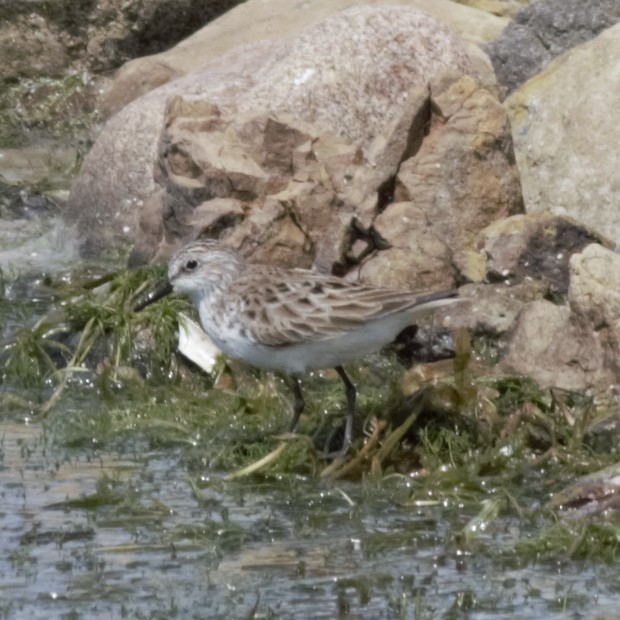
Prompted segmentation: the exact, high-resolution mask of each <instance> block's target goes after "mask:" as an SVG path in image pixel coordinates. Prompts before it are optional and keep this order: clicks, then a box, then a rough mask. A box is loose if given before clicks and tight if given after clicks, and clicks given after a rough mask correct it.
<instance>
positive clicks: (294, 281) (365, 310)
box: [143, 240, 458, 453]
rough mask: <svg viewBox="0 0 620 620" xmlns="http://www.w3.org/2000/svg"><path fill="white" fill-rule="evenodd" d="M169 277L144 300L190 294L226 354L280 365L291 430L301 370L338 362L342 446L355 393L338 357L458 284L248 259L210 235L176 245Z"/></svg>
mask: <svg viewBox="0 0 620 620" xmlns="http://www.w3.org/2000/svg"><path fill="white" fill-rule="evenodd" d="M168 280H169V283H168V285H167V286H166V287H164V288H162V289H161V291H160V292H159V293H157V294H155V295H153V296H152V297H151V298H150V299H149V300H148V302H147V303H152V302H153V301H156V300H157V299H159V298H160V297H162V296H163V295H165V294H167V293H169V292H171V291H172V290H174V291H176V292H179V293H187V294H189V295H190V296H191V298H192V300H193V303H194V305H195V307H196V308H197V310H198V313H199V315H200V322H201V324H202V327H203V329H204V330H205V332H206V333H207V335H208V336H209V337H210V338H211V339H212V340H213V342H214V343H215V344H216V345H217V347H218V348H219V349H220V350H221V351H222V352H223V353H225V354H226V355H227V356H229V357H231V358H234V359H238V360H242V361H244V362H247V363H248V364H251V365H252V366H256V367H258V368H261V369H265V370H274V371H279V372H281V373H282V374H283V375H284V376H285V378H286V379H287V382H288V383H289V385H290V386H291V388H292V390H293V393H294V396H295V405H294V415H293V419H292V421H291V425H290V431H294V429H295V427H296V425H297V422H298V420H299V416H300V415H301V413H302V411H303V409H304V398H303V394H302V390H301V385H300V381H299V375H300V374H302V373H304V372H306V371H309V370H318V369H322V368H335V369H336V371H337V372H338V374H339V375H340V377H341V379H342V381H343V383H344V386H345V392H346V398H347V417H346V425H345V433H344V441H343V445H342V448H341V450H340V451H339V452H340V453H344V452H346V450H347V449H348V447H349V446H350V444H351V440H352V432H353V416H354V413H355V397H356V390H355V386H354V385H353V383H352V382H351V380H350V379H349V377H348V376H347V374H346V372H345V371H344V368H343V364H345V363H347V362H350V361H353V360H356V359H360V358H362V357H364V356H366V355H368V354H370V353H372V352H374V351H377V350H378V349H381V348H382V347H384V346H385V345H387V344H389V343H391V342H392V341H393V340H394V338H395V337H396V336H397V334H398V333H399V332H401V331H402V330H403V329H404V328H405V327H407V326H408V325H411V324H412V323H413V322H414V321H415V319H416V318H418V317H419V316H420V315H423V314H426V313H428V312H429V311H432V310H434V309H436V308H439V307H441V306H444V305H446V304H451V303H454V302H455V301H458V299H455V298H456V295H457V292H456V291H455V290H444V291H438V292H432V293H422V294H418V293H412V292H409V291H398V290H392V289H385V288H377V287H373V286H368V285H365V284H360V283H356V282H348V281H346V280H342V279H340V278H337V277H335V276H331V275H325V274H320V273H315V272H312V271H308V270H304V269H282V268H279V267H272V266H268V265H263V264H252V263H250V262H248V261H246V260H245V259H244V258H242V256H241V255H240V254H239V253H238V252H237V251H235V250H233V249H232V248H229V247H227V246H225V245H223V244H222V243H220V242H218V241H213V240H200V241H194V242H192V243H189V244H188V245H186V246H184V247H183V248H181V249H180V250H179V251H178V252H176V254H175V255H174V256H173V257H172V259H171V261H170V264H169V267H168ZM143 305H145V304H143Z"/></svg>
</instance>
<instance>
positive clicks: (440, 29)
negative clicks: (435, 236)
mask: <svg viewBox="0 0 620 620" xmlns="http://www.w3.org/2000/svg"><path fill="white" fill-rule="evenodd" d="M334 45H337V46H338V49H339V53H338V55H335V56H334V55H332V54H333V49H332V48H333V46H334ZM321 50H324V51H323V52H321ZM351 68H354V69H355V70H354V71H352V70H351ZM446 68H453V69H457V70H460V71H468V70H472V69H471V65H470V63H469V60H468V57H467V55H466V54H465V52H464V50H463V48H462V46H461V45H460V43H459V42H458V40H457V39H456V38H455V36H454V35H453V34H452V33H451V32H450V31H449V30H448V29H447V28H446V27H445V26H443V25H442V24H441V23H439V22H437V21H436V20H433V19H432V18H430V17H428V16H426V15H423V14H421V13H419V12H417V11H415V10H412V9H409V8H405V7H402V6H391V7H387V6H386V7H359V8H355V9H350V10H349V11H345V12H343V13H340V14H336V15H333V16H331V17H330V18H328V19H326V20H324V21H323V22H320V23H318V24H315V25H313V26H311V27H309V28H308V29H307V30H306V31H304V33H302V34H300V35H299V36H298V37H297V38H296V39H294V40H292V41H290V42H284V43H278V42H273V41H267V42H261V43H257V44H254V45H252V46H250V47H247V46H246V47H242V48H235V49H233V50H231V51H230V52H228V53H227V54H226V55H225V56H224V57H220V58H219V59H218V60H216V61H215V62H214V63H212V64H211V65H210V66H209V67H208V68H207V69H205V70H203V71H202V72H199V73H194V74H191V75H189V76H186V77H184V78H181V79H179V80H176V81H175V82H172V83H170V84H165V85H164V86H162V87H160V88H158V89H156V90H155V91H153V92H151V93H149V94H148V95H145V96H144V97H142V98H140V99H138V100H136V101H134V102H133V103H132V104H130V105H129V106H127V107H126V108H124V109H123V110H122V111H121V112H120V113H119V114H117V115H116V116H115V117H114V118H113V119H111V121H110V122H109V123H108V125H107V127H106V129H105V130H104V131H103V132H102V134H101V135H100V137H99V139H98V140H97V142H96V143H95V145H94V146H93V148H92V149H91V151H90V152H89V154H88V156H87V158H86V159H85V162H84V164H83V166H82V170H81V171H80V174H79V176H78V178H77V179H76V181H75V184H74V186H73V188H72V192H71V197H70V200H69V204H68V209H67V220H68V221H69V222H72V223H75V224H77V227H78V230H79V234H80V237H81V238H83V239H84V250H85V253H87V254H88V253H91V254H92V253H96V252H99V251H101V250H102V249H104V248H106V247H107V246H109V245H115V244H118V243H119V242H122V241H123V240H125V241H128V242H131V241H132V240H133V238H134V236H135V232H136V230H137V228H138V221H139V216H140V211H141V210H142V206H143V204H144V202H145V201H146V200H147V199H149V198H150V197H151V196H152V195H153V193H154V192H155V190H156V187H155V184H154V181H153V174H152V170H153V166H154V164H155V160H156V153H157V141H158V137H159V132H160V130H161V122H162V119H163V109H164V106H165V102H166V100H167V99H168V98H169V97H170V96H171V95H173V94H177V93H183V94H184V95H187V94H191V95H200V96H202V97H206V98H207V99H208V100H209V101H210V102H212V103H213V104H215V105H217V106H220V107H221V108H223V109H226V110H231V111H232V110H235V109H238V110H242V111H245V112H249V111H255V112H261V113H264V112H269V111H285V112H287V111H290V112H293V113H294V114H296V115H297V116H298V117H299V118H300V119H301V120H304V121H307V122H311V123H313V124H314V125H315V127H316V129H317V130H318V131H320V132H324V131H328V132H332V133H337V134H339V135H340V136H341V137H342V138H343V139H345V140H348V141H349V143H351V144H357V145H358V146H361V147H370V143H371V141H374V140H375V139H378V138H377V136H378V135H380V134H381V133H382V132H384V131H387V132H388V133H389V131H390V127H391V126H392V125H394V123H398V122H399V118H400V115H401V113H402V110H403V106H405V105H406V104H407V101H408V99H407V98H408V93H409V91H410V89H411V88H412V87H413V86H415V85H419V86H421V87H424V86H425V85H426V83H427V81H428V80H430V79H431V78H432V77H433V76H434V75H435V74H436V73H437V72H438V71H441V70H444V69H446ZM304 102H305V103H304ZM383 139H385V137H384V138H383Z"/></svg>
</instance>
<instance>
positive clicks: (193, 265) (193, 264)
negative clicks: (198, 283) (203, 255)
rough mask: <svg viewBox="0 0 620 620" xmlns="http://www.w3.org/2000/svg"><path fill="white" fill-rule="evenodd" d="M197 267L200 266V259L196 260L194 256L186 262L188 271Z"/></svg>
mask: <svg viewBox="0 0 620 620" xmlns="http://www.w3.org/2000/svg"><path fill="white" fill-rule="evenodd" d="M196 267H198V261H197V260H194V259H193V258H191V259H190V260H188V261H187V262H186V263H185V269H186V270H187V271H193V270H194V269H196Z"/></svg>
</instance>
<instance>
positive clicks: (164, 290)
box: [133, 280, 172, 312]
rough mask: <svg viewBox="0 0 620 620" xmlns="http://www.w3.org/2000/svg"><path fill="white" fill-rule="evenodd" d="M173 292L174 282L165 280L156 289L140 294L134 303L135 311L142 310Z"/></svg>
mask: <svg viewBox="0 0 620 620" xmlns="http://www.w3.org/2000/svg"><path fill="white" fill-rule="evenodd" d="M170 293H172V284H170V282H168V280H163V281H162V282H160V283H159V284H158V285H157V286H156V287H155V288H154V289H152V290H150V291H148V292H147V293H144V295H140V296H139V297H138V299H137V300H136V301H135V303H134V305H133V310H134V312H140V310H143V309H144V308H146V307H147V306H150V305H151V304H152V303H155V302H156V301H157V300H158V299H161V298H162V297H165V296H166V295H170Z"/></svg>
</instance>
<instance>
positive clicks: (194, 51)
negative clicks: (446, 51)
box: [99, 0, 508, 117]
mask: <svg viewBox="0 0 620 620" xmlns="http://www.w3.org/2000/svg"><path fill="white" fill-rule="evenodd" d="M359 4H360V2H359V0H313V2H311V3H309V2H305V3H300V2H298V0H270V1H269V2H265V1H264V0H248V1H247V2H242V3H241V4H239V6H237V7H235V8H234V9H233V10H231V11H228V13H226V14H225V15H223V16H222V17H220V18H219V19H217V20H215V21H214V22H212V23H210V24H209V25H208V26H206V27H205V28H202V29H201V30H199V31H197V32H196V33H194V34H193V35H192V36H191V37H188V38H187V39H186V40H184V41H182V42H181V43H179V44H178V45H176V46H175V47H173V48H171V49H170V50H167V51H165V52H161V53H159V54H155V55H153V56H148V57H144V58H137V59H135V60H132V61H130V62H128V63H127V64H126V65H125V66H123V67H122V69H121V70H120V71H119V73H118V75H117V76H116V77H115V78H114V79H113V80H112V82H111V84H110V85H109V86H108V87H107V89H106V90H105V92H104V93H103V95H102V97H101V98H100V105H99V107H100V109H101V110H102V112H103V113H104V114H105V116H106V117H108V116H110V115H112V114H113V113H115V112H118V111H119V110H120V109H121V108H122V107H124V106H125V105H127V104H128V103H130V102H131V101H132V100H133V99H135V98H136V97H138V96H139V95H143V94H145V93H147V92H149V91H150V90H151V89H152V88H153V87H154V86H153V85H156V84H161V83H163V82H162V81H161V80H162V79H164V77H165V76H166V75H167V76H168V79H172V77H179V76H183V75H186V74H188V73H193V72H196V71H200V70H202V69H204V68H205V67H206V65H208V64H209V63H211V62H212V61H214V60H215V59H217V58H218V57H220V56H223V55H224V54H226V53H227V52H229V51H230V50H231V49H232V48H234V47H238V46H249V48H250V49H252V48H253V47H254V45H256V44H257V43H260V42H266V41H272V42H273V41H283V40H292V39H294V38H295V37H296V36H297V33H298V32H299V31H301V30H303V29H305V28H307V27H308V26H310V25H312V24H316V23H319V22H321V21H323V20H324V19H326V18H327V17H329V16H330V15H332V14H334V13H337V12H338V11H342V10H344V9H347V8H350V7H353V6H358V5H359ZM386 4H387V5H394V4H400V5H402V6H403V7H406V8H408V9H414V10H417V11H422V12H424V13H426V14H428V15H430V16H431V17H434V18H435V19H437V20H439V21H441V22H443V23H444V24H447V25H448V27H449V28H450V30H452V32H454V33H456V35H457V36H458V37H459V39H460V40H461V41H462V42H463V44H464V45H465V48H466V49H467V52H468V54H469V55H470V58H471V60H472V63H473V64H474V66H475V68H476V70H477V71H478V72H479V73H480V74H482V76H483V77H482V83H483V84H485V85H487V86H488V85H490V84H494V83H495V74H494V72H493V67H492V66H491V62H490V60H489V59H488V57H487V56H486V54H485V53H484V52H482V50H481V49H480V48H479V47H478V46H479V45H481V44H483V43H488V42H489V41H492V40H493V39H495V38H496V37H498V36H499V35H500V33H501V32H502V30H503V29H504V28H505V27H506V25H507V24H508V20H507V19H504V18H500V17H496V16H495V15H490V14H489V13H487V12H485V10H486V9H484V8H483V9H482V10H476V9H475V8H469V7H467V6H462V5H461V4H457V3H455V2H453V1H452V0H400V1H399V2H395V1H394V0H376V1H375V2H373V5H386ZM177 94H187V93H185V92H184V91H180V90H179V91H177Z"/></svg>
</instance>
